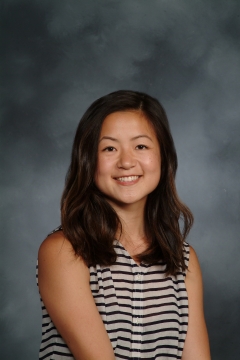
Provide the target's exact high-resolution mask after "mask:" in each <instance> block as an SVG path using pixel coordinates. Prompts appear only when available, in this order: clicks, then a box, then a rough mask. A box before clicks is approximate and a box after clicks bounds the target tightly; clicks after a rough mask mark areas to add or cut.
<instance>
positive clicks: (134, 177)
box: [115, 175, 140, 182]
mask: <svg viewBox="0 0 240 360" xmlns="http://www.w3.org/2000/svg"><path fill="white" fill-rule="evenodd" d="M139 178H140V176H139V175H131V176H121V177H118V178H115V179H116V180H118V181H123V182H131V181H135V180H137V179H139Z"/></svg>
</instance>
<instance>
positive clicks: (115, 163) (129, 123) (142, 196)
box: [95, 111, 161, 210]
mask: <svg viewBox="0 0 240 360" xmlns="http://www.w3.org/2000/svg"><path fill="white" fill-rule="evenodd" d="M160 175H161V157H160V147H159V143H158V140H157V137H156V135H155V131H154V129H153V127H152V125H151V123H150V122H149V121H148V120H147V119H146V117H145V116H144V114H143V113H141V112H140V111H119V112H114V113H112V114H110V115H108V116H107V117H106V118H105V120H104V122H103V125H102V129H101V133H100V138H99V145H98V163H97V170H96V175H95V184H96V186H97V187H98V188H99V190H101V191H102V192H103V193H104V194H105V195H106V198H107V200H108V202H109V203H110V204H111V205H112V207H113V208H115V210H116V209H117V208H118V207H119V206H120V207H122V206H126V205H133V204H137V206H138V207H139V206H142V207H144V205H145V203H146V200H147V196H148V194H150V193H151V192H152V191H153V190H154V189H155V188H156V187H157V185H158V183H159V180H160Z"/></svg>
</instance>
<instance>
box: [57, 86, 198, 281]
mask: <svg viewBox="0 0 240 360" xmlns="http://www.w3.org/2000/svg"><path fill="white" fill-rule="evenodd" d="M129 110H135V111H140V112H142V113H143V114H144V115H145V117H146V119H147V120H148V121H149V122H150V123H151V124H152V126H153V128H154V130H155V132H156V136H157V138H158V141H159V145H160V152H161V179H160V182H159V184H158V186H157V188H156V189H155V190H154V191H153V192H152V193H151V194H149V195H148V198H147V202H146V207H145V214H144V216H145V233H146V236H147V239H148V240H149V247H148V249H147V250H146V251H145V252H144V253H142V254H139V256H138V259H139V260H141V261H144V262H146V263H156V262H157V261H159V260H163V261H164V262H165V263H166V271H167V273H168V274H171V275H175V274H176V273H177V272H178V271H181V270H185V269H186V266H185V262H184V257H183V242H184V240H185V239H186V236H187V234H188V232H189V230H190V228H191V226H192V223H193V216H192V214H191V212H190V210H189V209H188V207H187V206H185V205H184V204H183V203H182V202H181V201H180V199H179V197H178V195H177V191H176V186H175V175H176V170H177V154H176V150H175V146H174V142H173V139H172V135H171V132H170V128H169V123H168V120H167V116H166V113H165V111H164V109H163V107H162V106H161V104H160V103H159V102H158V100H156V99H154V98H153V97H151V96H149V95H147V94H144V93H140V92H135V91H128V90H120V91H116V92H113V93H111V94H108V95H106V96H103V97H101V98H100V99H98V100H96V101H95V102H94V103H93V104H92V105H91V106H90V107H89V108H88V109H87V111H86V112H85V114H84V115H83V117H82V119H81V121H80V123H79V125H78V128H77V131H76V135H75V139H74V143H73V149H72V158H71V164H70V167H69V170H68V173H67V177H66V184H65V189H64V192H63V195H62V200H61V220H62V228H63V232H64V235H65V237H66V238H67V239H68V240H69V241H70V242H71V244H72V246H73V249H74V251H75V253H76V255H78V256H81V257H82V258H83V260H84V261H85V263H86V264H87V265H88V266H90V265H96V264H100V265H111V264H113V263H114V262H115V261H116V253H115V250H114V247H113V241H114V239H115V234H116V232H117V229H119V227H120V228H121V222H120V219H119V218H118V215H117V213H116V212H115V211H114V209H113V208H112V207H111V206H110V204H109V203H108V202H107V200H106V199H105V196H104V194H103V193H101V191H100V190H99V189H98V188H97V187H96V186H95V184H94V177H95V172H96V167H97V152H98V141H99V136H100V131H101V127H102V123H103V121H104V119H105V118H106V117H107V116H108V115H109V114H111V113H114V112H117V111H129ZM180 221H182V223H183V226H180Z"/></svg>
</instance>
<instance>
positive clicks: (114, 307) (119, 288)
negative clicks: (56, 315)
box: [37, 241, 189, 360]
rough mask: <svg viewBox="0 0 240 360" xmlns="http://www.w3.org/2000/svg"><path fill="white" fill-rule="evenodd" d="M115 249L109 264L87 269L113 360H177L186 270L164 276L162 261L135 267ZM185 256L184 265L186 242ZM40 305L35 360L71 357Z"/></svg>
mask: <svg viewBox="0 0 240 360" xmlns="http://www.w3.org/2000/svg"><path fill="white" fill-rule="evenodd" d="M114 247H115V251H116V253H117V261H116V262H115V263H114V265H111V266H100V265H97V266H91V267H89V271H90V287H91V291H92V295H93V297H94V300H95V303H96V306H97V308H98V311H99V313H100V315H101V317H102V320H103V322H104V325H105V328H106V330H107V333H108V336H109V338H110V340H111V343H112V346H113V349H114V354H115V359H116V360H118V359H135V360H140V359H151V360H155V359H161V360H164V359H181V357H182V351H183V346H184V342H185V338H186V334H187V327H188V297H187V291H186V287H185V281H184V279H185V275H186V274H185V272H179V273H178V274H177V275H176V276H166V274H165V267H166V266H165V264H164V263H163V262H161V261H159V263H158V264H155V265H148V264H144V263H141V264H140V265H137V264H136V263H135V261H134V260H133V259H132V258H131V256H130V255H129V254H128V252H127V251H126V250H125V249H124V247H123V246H122V245H121V244H120V243H119V242H118V241H115V243H114ZM184 257H185V263H186V266H188V261H189V245H188V244H187V243H184ZM37 274H38V273H37ZM41 305H42V319H43V322H42V342H41V347H40V352H39V359H48V360H50V359H51V360H60V359H61V360H63V359H69V360H70V359H74V357H73V355H72V354H71V352H70V350H69V349H68V347H67V345H66V343H65V342H64V340H63V339H62V337H61V335H60V334H59V333H58V331H57V329H56V327H55V326H54V324H53V322H52V320H51V318H50V316H49V314H48V312H47V310H46V308H45V306H44V303H43V301H42V299H41ZM96 360H97V359H96Z"/></svg>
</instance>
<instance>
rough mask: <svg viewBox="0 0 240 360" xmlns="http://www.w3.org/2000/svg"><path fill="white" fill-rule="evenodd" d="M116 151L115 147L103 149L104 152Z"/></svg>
mask: <svg viewBox="0 0 240 360" xmlns="http://www.w3.org/2000/svg"><path fill="white" fill-rule="evenodd" d="M114 150H116V149H115V148H114V147H113V146H107V147H106V148H104V149H103V151H114Z"/></svg>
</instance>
